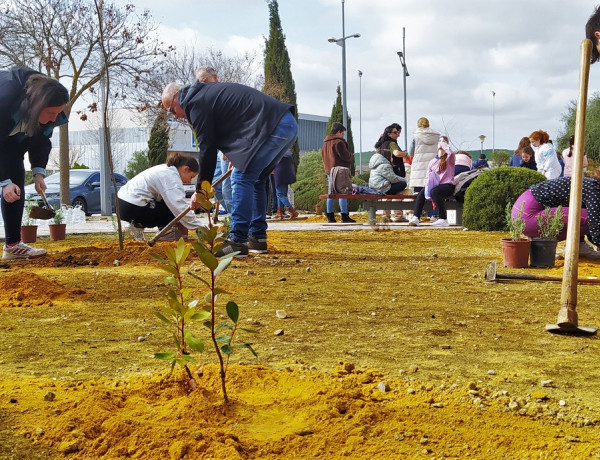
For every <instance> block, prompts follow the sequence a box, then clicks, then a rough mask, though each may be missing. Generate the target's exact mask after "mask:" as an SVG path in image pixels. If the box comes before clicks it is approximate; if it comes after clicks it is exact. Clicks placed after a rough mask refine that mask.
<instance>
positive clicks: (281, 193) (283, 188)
mask: <svg viewBox="0 0 600 460" xmlns="http://www.w3.org/2000/svg"><path fill="white" fill-rule="evenodd" d="M276 190H277V206H278V207H280V208H283V207H286V208H289V207H290V200H288V196H287V195H288V184H279V185H278V186H277V188H276Z"/></svg>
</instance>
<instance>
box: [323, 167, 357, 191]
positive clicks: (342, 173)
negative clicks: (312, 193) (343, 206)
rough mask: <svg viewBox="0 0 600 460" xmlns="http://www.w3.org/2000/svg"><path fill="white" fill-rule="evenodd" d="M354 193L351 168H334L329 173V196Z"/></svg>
mask: <svg viewBox="0 0 600 460" xmlns="http://www.w3.org/2000/svg"><path fill="white" fill-rule="evenodd" d="M351 193H352V175H351V174H350V168H346V167H345V166H334V167H333V168H331V171H329V194H330V195H349V194H351Z"/></svg>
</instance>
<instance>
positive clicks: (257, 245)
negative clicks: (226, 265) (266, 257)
mask: <svg viewBox="0 0 600 460" xmlns="http://www.w3.org/2000/svg"><path fill="white" fill-rule="evenodd" d="M248 252H252V253H253V254H268V253H269V250H268V249H267V239H266V238H264V239H262V238H261V239H258V238H253V237H252V236H251V237H249V238H248Z"/></svg>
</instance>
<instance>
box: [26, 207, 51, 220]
mask: <svg viewBox="0 0 600 460" xmlns="http://www.w3.org/2000/svg"><path fill="white" fill-rule="evenodd" d="M54 214H55V212H54V210H53V209H48V208H43V207H41V206H34V207H32V208H31V211H29V217H31V218H32V219H42V220H46V219H52V218H53V217H54Z"/></svg>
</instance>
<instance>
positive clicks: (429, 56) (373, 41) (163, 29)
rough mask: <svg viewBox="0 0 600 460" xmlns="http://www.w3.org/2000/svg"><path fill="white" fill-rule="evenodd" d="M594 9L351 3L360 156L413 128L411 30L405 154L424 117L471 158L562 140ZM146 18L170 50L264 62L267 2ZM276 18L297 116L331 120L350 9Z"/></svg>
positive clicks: (298, 4)
mask: <svg viewBox="0 0 600 460" xmlns="http://www.w3.org/2000/svg"><path fill="white" fill-rule="evenodd" d="M594 5H595V4H594V3H593V2H589V1H583V0H570V1H568V2H558V1H548V0H502V1H475V0H346V1H345V3H344V16H345V32H346V36H348V35H352V34H354V33H360V34H361V37H360V38H349V39H347V40H346V71H347V104H348V113H349V114H350V116H351V117H352V131H353V134H354V145H355V149H356V151H357V152H358V151H359V150H360V146H361V145H362V150H363V151H369V150H372V147H373V144H374V143H375V141H376V140H377V138H378V137H379V134H380V133H381V132H382V131H383V128H384V127H385V126H386V125H389V124H390V123H392V122H398V123H400V124H401V125H402V126H403V127H404V125H405V123H404V97H403V79H402V66H401V64H400V60H399V57H398V55H397V52H398V51H399V50H402V29H403V28H405V34H406V53H405V56H406V64H407V68H408V71H409V73H410V76H409V77H407V79H406V93H407V97H406V104H407V125H408V129H409V130H408V142H409V143H410V141H411V139H412V132H413V130H414V129H415V128H416V122H417V119H418V118H419V117H421V116H425V117H427V118H429V120H430V123H431V126H432V128H434V129H436V130H438V131H440V132H443V133H446V134H448V135H449V136H450V139H451V141H452V143H453V144H454V145H455V146H456V147H457V148H462V149H465V150H474V149H479V148H480V145H481V144H480V141H479V135H481V134H483V135H485V136H486V140H485V142H484V144H483V147H484V148H492V147H495V148H496V149H497V150H498V149H503V148H505V149H514V148H516V146H517V144H518V141H519V139H520V138H521V137H523V136H528V135H529V134H530V133H531V132H532V131H534V130H537V129H544V130H546V131H548V132H549V133H550V136H551V138H556V137H557V136H558V135H559V134H560V130H561V129H562V128H563V126H564V123H563V122H562V121H561V118H562V115H563V114H564V113H565V112H566V110H567V107H568V105H569V102H570V101H572V100H575V99H576V98H577V92H578V82H579V59H580V58H579V52H580V51H579V49H580V43H581V41H582V39H583V38H585V37H584V36H585V31H584V30H585V23H586V21H587V19H588V17H589V16H590V14H591V13H592V12H593V9H594ZM144 7H145V8H148V9H149V10H150V12H151V13H152V15H153V18H154V20H155V21H156V22H157V23H160V34H161V38H162V40H164V41H166V42H168V43H172V44H174V45H176V46H177V45H181V44H183V43H184V42H188V43H197V44H198V45H199V46H200V47H201V48H204V47H206V48H208V47H213V48H215V49H220V50H222V51H223V52H224V53H225V54H227V55H236V54H238V53H242V52H244V51H248V50H258V52H259V56H261V57H262V50H263V48H264V37H265V36H268V33H269V13H268V6H267V3H266V1H265V0H210V1H207V0H193V1H192V0H169V1H168V2H165V1H164V0H160V1H158V0H146V1H145V2H144ZM139 8H140V7H138V11H139ZM279 16H280V19H281V24H282V28H283V31H284V33H285V35H286V46H287V49H288V52H289V54H290V60H291V65H292V76H293V78H294V81H295V84H296V93H297V98H298V110H299V111H300V112H302V113H309V114H315V115H323V116H327V117H328V116H329V115H330V114H331V108H332V106H333V103H334V102H335V96H336V93H335V90H336V87H337V85H338V84H340V85H341V81H342V48H341V47H339V46H337V45H336V44H335V43H329V42H328V41H327V38H328V37H331V36H333V37H335V38H340V37H341V36H342V2H341V0H279ZM358 70H361V71H362V72H363V76H362V79H361V80H362V82H361V81H360V80H359V77H358ZM599 72H600V65H599V64H596V65H595V66H592V71H591V72H590V85H589V95H590V96H591V95H592V94H593V93H594V92H595V91H597V90H598V89H599V88H600V75H599ZM492 92H495V96H493V94H492ZM361 94H362V96H361V97H359V95H361ZM361 102H362V104H361ZM361 127H362V129H361ZM361 132H362V136H361ZM361 138H362V141H361ZM400 144H401V146H404V133H403V135H402V136H401V138H400Z"/></svg>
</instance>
